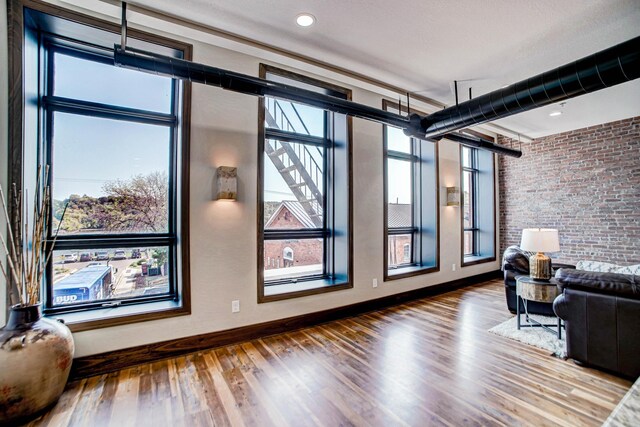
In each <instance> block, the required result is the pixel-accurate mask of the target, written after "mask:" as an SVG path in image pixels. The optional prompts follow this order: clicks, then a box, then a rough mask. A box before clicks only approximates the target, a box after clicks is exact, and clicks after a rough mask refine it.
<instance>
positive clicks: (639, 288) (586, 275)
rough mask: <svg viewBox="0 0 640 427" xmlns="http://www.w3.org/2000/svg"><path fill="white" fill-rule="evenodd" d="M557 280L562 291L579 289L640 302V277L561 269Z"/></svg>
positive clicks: (557, 274) (557, 273)
mask: <svg viewBox="0 0 640 427" xmlns="http://www.w3.org/2000/svg"><path fill="white" fill-rule="evenodd" d="M556 280H557V281H558V284H559V286H560V288H561V289H562V290H564V289H565V288H569V289H577V290H581V291H585V292H594V293H599V294H606V295H613V296H620V297H625V298H631V299H635V300H640V276H635V275H630V274H620V273H600V272H595V271H584V270H574V269H572V268H561V269H559V270H558V271H557V272H556Z"/></svg>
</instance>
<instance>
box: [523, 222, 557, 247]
mask: <svg viewBox="0 0 640 427" xmlns="http://www.w3.org/2000/svg"><path fill="white" fill-rule="evenodd" d="M520 249H522V250H523V251H529V252H559V251H560V238H559V237H558V230H554V229H551V228H525V229H524V230H522V241H521V242H520Z"/></svg>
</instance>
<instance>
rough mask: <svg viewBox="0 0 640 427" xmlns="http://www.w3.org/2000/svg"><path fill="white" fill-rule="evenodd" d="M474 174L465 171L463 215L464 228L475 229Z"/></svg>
mask: <svg viewBox="0 0 640 427" xmlns="http://www.w3.org/2000/svg"><path fill="white" fill-rule="evenodd" d="M472 182H473V181H472V172H470V171H464V172H463V173H462V198H463V201H462V202H463V204H462V214H463V227H464V228H471V227H473V226H474V225H473V195H474V193H473V188H472V187H471V185H472Z"/></svg>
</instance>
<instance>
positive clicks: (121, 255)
mask: <svg viewBox="0 0 640 427" xmlns="http://www.w3.org/2000/svg"><path fill="white" fill-rule="evenodd" d="M112 259H114V260H116V259H127V255H126V254H125V253H124V251H120V250H118V251H115V253H114V254H113V258H112Z"/></svg>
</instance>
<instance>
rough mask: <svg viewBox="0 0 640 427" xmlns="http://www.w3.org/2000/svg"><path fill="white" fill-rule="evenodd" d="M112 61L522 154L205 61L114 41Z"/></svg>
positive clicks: (417, 120)
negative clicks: (439, 132) (425, 129)
mask: <svg viewBox="0 0 640 427" xmlns="http://www.w3.org/2000/svg"><path fill="white" fill-rule="evenodd" d="M114 62H115V65H117V66H120V67H124V68H130V69H134V70H138V71H144V72H148V73H153V74H160V75H164V76H168V77H173V78H178V79H183V80H188V81H191V82H195V83H202V84H205V85H209V86H217V87H220V88H223V89H227V90H232V91H234V92H239V93H244V94H247V95H254V96H271V97H274V98H280V99H285V100H288V101H294V102H299V103H301V104H305V105H310V106H313V107H318V108H322V109H325V110H329V111H333V112H336V113H341V114H346V115H350V116H353V117H358V118H361V119H366V120H372V121H375V122H378V123H382V124H385V125H390V126H395V127H398V128H401V129H403V130H404V132H405V133H406V134H407V135H411V136H414V137H417V138H420V139H429V140H431V141H437V140H440V139H442V138H447V139H451V140H452V141H455V142H460V143H466V145H470V146H474V147H478V148H480V149H483V150H488V151H492V152H495V153H498V154H502V155H506V156H512V157H520V156H521V155H522V152H520V151H519V150H513V149H511V148H508V147H504V146H500V145H497V144H494V143H493V142H492V141H488V140H484V139H479V138H475V137H469V136H467V135H461V134H458V133H456V134H455V135H453V136H452V137H451V138H449V135H443V136H439V137H438V138H425V137H424V132H423V131H422V129H421V124H420V119H421V117H420V116H418V115H411V116H410V117H405V116H402V115H399V114H395V113H392V112H389V111H385V110H382V109H378V108H373V107H369V106H368V105H363V104H358V103H356V102H353V101H348V100H345V99H341V98H336V97H334V96H331V95H326V94H322V93H318V92H313V91H310V90H306V89H301V88H298V87H295V86H290V85H286V84H284V83H279V82H273V81H269V80H264V79H261V78H258V77H253V76H249V75H246V74H240V73H236V72H233V71H228V70H223V69H221V68H216V67H211V66H208V65H204V64H198V63H195V62H191V61H186V60H183V59H177V58H171V57H167V56H161V55H156V54H152V53H149V52H145V51H141V50H138V49H133V48H127V49H126V50H122V49H121V48H120V46H118V45H116V46H115V54H114ZM463 141H464V142H463Z"/></svg>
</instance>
